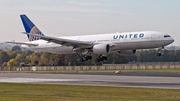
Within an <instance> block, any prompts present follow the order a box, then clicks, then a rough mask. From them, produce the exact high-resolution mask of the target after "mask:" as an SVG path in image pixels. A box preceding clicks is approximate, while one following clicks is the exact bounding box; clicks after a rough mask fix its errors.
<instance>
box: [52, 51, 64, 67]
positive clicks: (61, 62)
mask: <svg viewBox="0 0 180 101" xmlns="http://www.w3.org/2000/svg"><path fill="white" fill-rule="evenodd" d="M64 57H65V55H63V54H57V55H55V56H54V64H55V65H57V66H64Z"/></svg>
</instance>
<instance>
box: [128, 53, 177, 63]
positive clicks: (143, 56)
mask: <svg viewBox="0 0 180 101" xmlns="http://www.w3.org/2000/svg"><path fill="white" fill-rule="evenodd" d="M157 53H158V51H157V50H145V51H143V50H142V51H138V52H137V53H136V55H133V56H127V57H126V59H127V60H128V61H129V62H180V50H162V51H161V53H162V56H161V57H158V56H157Z"/></svg>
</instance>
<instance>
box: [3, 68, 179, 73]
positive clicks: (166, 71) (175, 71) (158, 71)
mask: <svg viewBox="0 0 180 101" xmlns="http://www.w3.org/2000/svg"><path fill="white" fill-rule="evenodd" d="M115 71H116V70H80V71H76V70H72V71H70V70H61V71H0V73H71V72H72V73H73V72H115ZM122 72H156V73H180V69H156V70H154V69H152V70H122Z"/></svg>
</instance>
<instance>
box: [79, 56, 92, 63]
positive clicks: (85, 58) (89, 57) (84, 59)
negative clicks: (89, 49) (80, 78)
mask: <svg viewBox="0 0 180 101" xmlns="http://www.w3.org/2000/svg"><path fill="white" fill-rule="evenodd" d="M91 59H92V56H83V57H82V58H81V59H80V61H81V62H85V61H88V60H91Z"/></svg>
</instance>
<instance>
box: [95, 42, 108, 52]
mask: <svg viewBox="0 0 180 101" xmlns="http://www.w3.org/2000/svg"><path fill="white" fill-rule="evenodd" d="M110 51H111V49H110V45H109V44H97V45H94V47H93V52H94V54H107V53H109V52H110Z"/></svg>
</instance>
